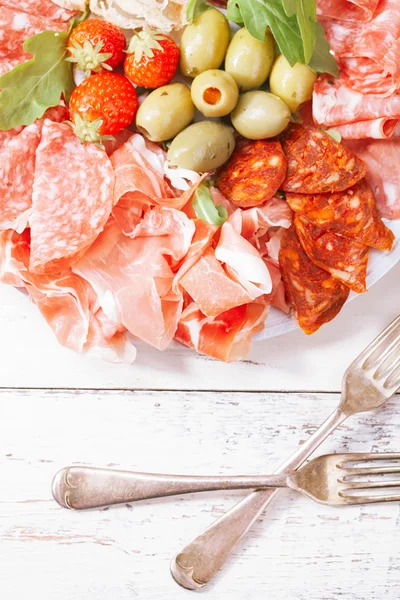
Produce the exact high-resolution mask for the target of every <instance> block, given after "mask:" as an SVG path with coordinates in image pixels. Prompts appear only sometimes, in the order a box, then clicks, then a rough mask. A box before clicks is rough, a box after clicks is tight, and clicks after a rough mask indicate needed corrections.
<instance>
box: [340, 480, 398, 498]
mask: <svg viewBox="0 0 400 600" xmlns="http://www.w3.org/2000/svg"><path fill="white" fill-rule="evenodd" d="M338 482H339V483H344V484H347V485H348V486H349V487H346V489H345V490H342V492H339V494H340V495H342V494H343V495H345V496H346V497H347V495H348V494H347V493H346V492H351V491H352V490H370V489H372V488H391V487H398V488H400V479H398V480H397V481H385V480H384V479H382V481H364V482H362V481H346V480H345V479H338Z"/></svg>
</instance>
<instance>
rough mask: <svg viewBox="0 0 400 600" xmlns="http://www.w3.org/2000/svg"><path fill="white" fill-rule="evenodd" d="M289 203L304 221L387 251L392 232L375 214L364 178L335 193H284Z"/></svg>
mask: <svg viewBox="0 0 400 600" xmlns="http://www.w3.org/2000/svg"><path fill="white" fill-rule="evenodd" d="M286 200H287V202H288V204H289V206H290V207H291V208H292V209H293V210H294V211H295V212H296V213H297V214H299V215H302V216H303V217H304V218H305V219H307V221H309V222H310V223H312V224H313V225H316V226H317V227H320V228H321V229H326V230H328V231H332V232H334V233H336V234H337V235H341V236H344V237H348V238H351V239H354V240H356V241H357V242H360V243H362V244H366V245H367V246H371V247H372V248H377V249H378V250H390V249H391V248H392V246H393V242H394V235H393V233H392V232H391V231H390V229H388V228H387V227H386V225H385V224H384V223H383V221H382V220H381V219H380V217H379V216H378V213H377V210H376V205H375V198H374V195H373V193H372V190H371V188H370V186H369V185H368V183H367V182H366V181H365V179H362V180H361V181H360V182H358V183H357V184H356V185H355V186H353V187H351V188H349V189H348V190H346V191H344V192H337V193H336V194H315V195H313V196H307V195H305V194H289V193H288V194H286Z"/></svg>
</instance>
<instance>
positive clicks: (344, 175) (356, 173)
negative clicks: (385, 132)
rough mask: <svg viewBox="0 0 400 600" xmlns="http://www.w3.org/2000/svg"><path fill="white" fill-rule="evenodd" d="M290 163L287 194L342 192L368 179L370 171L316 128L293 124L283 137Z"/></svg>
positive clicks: (360, 161) (358, 159)
mask: <svg viewBox="0 0 400 600" xmlns="http://www.w3.org/2000/svg"><path fill="white" fill-rule="evenodd" d="M282 147H283V152H284V154H285V156H286V158H287V161H288V168H287V176H286V179H285V181H284V182H283V183H282V185H281V189H282V190H284V191H285V192H295V193H300V194H323V193H325V192H341V191H343V190H347V189H348V188H349V187H351V186H353V185H355V184H356V183H357V182H358V181H360V179H362V178H363V177H365V174H366V172H367V167H366V164H365V163H364V161H362V160H361V159H360V158H357V157H356V156H355V155H354V154H353V153H352V152H351V151H350V150H348V149H347V148H345V147H344V146H342V145H341V144H338V142H336V141H335V140H334V139H333V138H332V137H331V136H330V135H328V134H327V133H325V132H324V131H322V130H321V129H317V128H315V127H308V126H305V125H298V124H295V123H293V124H291V125H289V127H288V128H287V130H286V131H285V133H284V134H283V136H282Z"/></svg>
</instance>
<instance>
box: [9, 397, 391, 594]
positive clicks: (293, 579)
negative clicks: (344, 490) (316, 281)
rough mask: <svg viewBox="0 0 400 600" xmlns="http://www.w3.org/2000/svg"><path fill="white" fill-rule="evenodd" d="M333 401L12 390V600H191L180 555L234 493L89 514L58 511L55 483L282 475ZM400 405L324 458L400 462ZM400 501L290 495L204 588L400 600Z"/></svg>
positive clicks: (331, 445)
mask: <svg viewBox="0 0 400 600" xmlns="http://www.w3.org/2000/svg"><path fill="white" fill-rule="evenodd" d="M337 400H338V396H337V394H310V393H306V394H299V393H293V394H279V393H243V392H239V393H228V392H226V393H199V392H186V393H183V392H181V393H179V392H129V391H121V392H114V391H109V392H107V391H106V392H101V393H100V392H95V391H89V392H85V391H80V392H79V391H57V390H55V391H51V390H43V391H41V390H38V391H36V392H34V391H30V390H2V391H0V473H1V478H0V590H1V596H2V597H4V598H7V600H22V599H25V598H28V597H29V598H33V599H34V600H36V599H40V600H53V599H54V598H57V599H58V600H131V599H133V598H140V599H141V600H165V598H174V599H176V600H179V599H180V598H187V599H189V598H190V597H193V595H191V594H192V593H191V592H187V591H184V590H182V589H180V588H179V587H178V586H176V584H175V583H174V582H173V581H172V579H171V577H170V575H169V562H170V559H171V558H172V556H173V554H174V553H175V552H176V551H177V550H179V549H180V548H181V547H182V545H183V544H184V543H186V542H187V541H188V540H190V539H191V538H192V537H194V536H195V535H196V534H197V533H198V532H199V531H200V530H201V529H203V528H205V527H206V526H207V525H208V524H209V523H210V522H211V521H212V520H214V519H215V518H217V517H218V516H220V515H221V514H222V513H223V512H224V511H225V510H227V509H228V508H229V507H230V506H232V505H233V504H234V503H235V502H236V501H237V500H238V499H239V498H241V497H242V494H241V493H240V492H238V493H226V494H223V495H220V494H218V493H213V494H202V495H197V496H189V497H185V496H182V497H178V498H171V499H164V500H160V501H151V502H150V501H148V502H141V503H137V504H135V505H129V506H122V507H114V508H110V509H108V510H96V511H90V512H86V513H74V512H70V511H66V510H63V509H61V508H59V507H58V505H56V504H55V502H54V501H52V499H51V493H50V482H51V478H52V476H53V475H54V473H55V472H56V471H57V470H58V469H59V468H61V467H62V466H65V465H67V464H88V465H99V466H107V465H108V466H115V467H121V468H134V469H137V470H139V469H140V470H148V471H160V472H162V471H164V472H168V471H169V472H171V471H175V472H182V473H204V474H206V473H210V474H211V473H220V474H222V473H230V474H234V473H240V472H242V473H245V472H247V473H250V472H252V473H261V472H267V471H268V470H271V469H273V468H274V467H276V466H277V465H278V464H279V463H280V462H281V461H282V460H283V459H284V458H286V456H287V455H288V454H289V453H290V452H291V451H293V450H294V449H295V448H296V447H297V446H298V444H300V443H301V441H302V440H304V439H306V437H307V436H308V435H309V434H310V433H311V432H312V431H313V430H314V428H315V427H316V425H318V424H319V423H320V422H321V421H322V420H323V419H324V418H325V417H326V416H327V415H328V413H329V412H330V411H331V410H332V409H333V407H334V405H335V403H336V402H337ZM398 402H399V398H397V399H396V400H393V401H392V402H390V403H389V404H388V405H387V406H386V407H385V408H384V409H382V410H380V411H379V412H376V413H371V414H368V413H366V414H364V415H361V416H359V417H353V418H352V419H350V420H349V421H347V422H346V424H344V426H342V427H341V428H340V429H339V430H338V431H337V432H335V434H334V435H333V436H332V437H331V438H330V439H329V440H328V441H327V442H325V444H324V445H323V447H322V449H321V452H331V451H337V452H343V451H346V450H351V451H370V450H375V451H378V450H380V451H381V450H387V451H389V450H392V451H394V450H396V451H399V448H400V446H399V444H400V442H399V427H400V411H399V408H398ZM399 524H400V511H399V505H398V504H395V503H394V504H388V505H375V506H374V505H371V506H365V507H351V508H346V509H337V508H336V509H334V508H328V507H323V506H320V505H318V504H314V503H312V502H311V501H308V500H306V499H305V498H302V497H300V496H298V495H296V494H295V493H293V492H289V491H283V492H282V493H281V494H280V495H279V496H278V497H277V499H276V500H275V502H274V504H273V505H272V506H271V507H270V509H269V510H268V512H267V513H266V514H265V515H264V517H263V518H262V519H261V520H260V521H259V522H258V523H257V524H256V526H255V527H254V528H253V530H252V531H251V532H250V534H249V536H248V538H247V539H246V541H245V543H244V544H243V545H242V547H240V548H238V549H237V551H236V552H235V555H234V556H233V557H232V560H231V561H230V563H229V565H228V566H227V568H226V569H225V570H224V571H223V573H221V574H220V576H219V577H218V578H217V580H216V581H215V582H214V583H213V584H212V585H211V587H209V588H207V589H206V590H204V591H202V592H201V595H204V596H205V597H206V598H208V599H210V600H217V599H218V600H220V599H221V600H222V599H223V598H227V599H228V598H229V600H264V599H265V598H268V599H269V600H397V599H398V598H399V597H400V574H399V573H400V570H399V567H400V564H399V551H400V541H399V535H398V531H399Z"/></svg>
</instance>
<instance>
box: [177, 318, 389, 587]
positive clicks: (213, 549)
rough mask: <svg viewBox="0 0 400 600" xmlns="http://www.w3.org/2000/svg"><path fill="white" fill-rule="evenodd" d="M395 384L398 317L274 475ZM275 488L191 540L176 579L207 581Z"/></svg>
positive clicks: (189, 583) (296, 463)
mask: <svg viewBox="0 0 400 600" xmlns="http://www.w3.org/2000/svg"><path fill="white" fill-rule="evenodd" d="M399 387H400V315H399V316H398V317H397V318H396V319H395V320H394V321H393V322H392V323H391V324H390V325H389V326H388V327H387V328H386V329H385V330H384V331H383V332H382V333H381V334H380V335H378V337H377V338H376V339H375V340H374V341H373V342H372V343H371V344H370V345H369V346H368V347H367V348H366V349H365V350H364V352H362V353H361V354H360V356H358V358H356V359H355V361H354V362H353V363H352V364H351V365H350V367H349V368H348V369H347V371H346V373H345V375H344V377H343V385H342V397H341V400H340V403H339V405H338V407H337V408H336V409H335V410H334V411H333V413H332V414H331V416H330V417H328V418H327V420H326V421H325V422H324V423H323V424H322V425H321V426H320V427H319V429H318V430H317V431H316V432H315V433H314V434H313V435H312V436H311V437H310V438H309V439H308V440H307V441H306V442H305V443H304V444H303V445H302V446H300V448H299V449H298V450H296V452H295V453H294V454H293V455H292V456H291V457H290V458H289V459H288V460H287V461H286V462H285V463H284V464H283V465H282V466H281V467H280V468H279V469H278V470H277V471H276V473H285V472H288V471H292V470H295V469H298V468H299V467H300V465H301V464H302V463H303V462H304V461H305V460H306V459H307V458H308V457H309V456H310V455H311V454H312V453H313V452H314V451H315V450H316V449H317V448H318V446H319V445H320V444H321V443H322V442H323V441H324V440H325V439H326V438H327V437H328V435H329V434H330V433H331V432H332V431H334V430H335V429H336V428H337V427H338V426H339V425H340V424H341V423H343V421H345V420H346V419H347V418H348V417H350V416H351V415H354V414H356V413H358V412H364V411H368V410H372V409H375V408H379V407H380V406H382V405H383V404H384V403H385V402H386V401H387V400H388V399H389V398H391V397H392V396H393V395H394V394H395V392H396V391H397V389H398V388H399ZM276 492H277V490H273V489H263V490H256V491H255V492H252V493H251V494H250V495H249V496H247V497H246V498H244V499H243V500H241V501H240V502H238V504H236V505H235V506H234V507H233V508H232V509H231V510H230V511H228V512H227V513H225V514H224V515H223V516H222V517H220V518H219V519H218V520H217V521H215V522H214V523H213V524H212V525H210V527H208V529H206V530H205V531H204V532H203V533H201V534H200V535H199V536H198V537H197V538H196V539H194V540H193V541H192V542H190V543H189V544H188V545H187V546H186V547H185V548H184V549H183V550H182V551H181V552H180V553H179V554H177V556H176V557H175V558H174V559H173V561H172V563H171V573H172V576H173V578H174V579H175V581H176V582H177V583H178V584H179V585H181V586H182V587H184V588H187V589H189V590H198V589H200V588H202V587H204V586H205V585H207V583H209V581H211V579H212V578H213V577H214V576H215V575H216V574H217V572H218V571H219V570H220V569H221V568H222V566H223V565H224V563H225V562H226V560H227V558H228V557H229V555H230V554H231V553H232V551H233V549H234V548H235V546H236V545H237V544H238V543H239V542H240V540H242V539H243V537H244V536H245V535H246V533H247V532H248V531H249V529H250V528H251V526H252V525H253V523H254V522H255V521H256V520H257V519H258V518H259V517H260V515H261V514H262V512H263V511H264V510H265V508H266V507H267V506H268V504H269V503H270V502H271V500H272V498H273V497H274V496H275V494H276Z"/></svg>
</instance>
